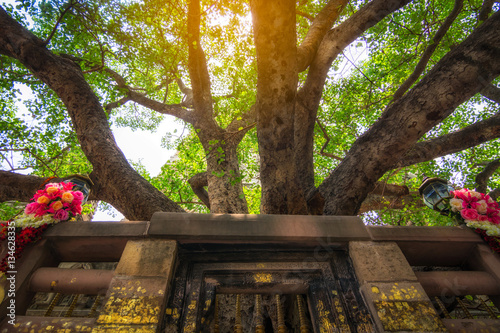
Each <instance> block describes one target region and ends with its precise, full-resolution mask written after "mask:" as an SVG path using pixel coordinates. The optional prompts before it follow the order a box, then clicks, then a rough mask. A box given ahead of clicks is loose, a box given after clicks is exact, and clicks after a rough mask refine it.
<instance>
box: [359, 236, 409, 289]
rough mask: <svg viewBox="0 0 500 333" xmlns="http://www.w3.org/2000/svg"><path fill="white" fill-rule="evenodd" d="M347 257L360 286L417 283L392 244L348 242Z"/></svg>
mask: <svg viewBox="0 0 500 333" xmlns="http://www.w3.org/2000/svg"><path fill="white" fill-rule="evenodd" d="M349 255H350V257H351V259H352V262H353V265H354V270H355V271H356V276H357V277H358V280H359V282H360V284H364V283H367V282H392V281H396V282H399V281H417V277H416V276H415V274H414V273H413V270H412V269H411V266H410V265H409V264H408V262H407V261H406V258H405V256H404V255H403V253H402V252H401V250H400V249H399V247H398V245H397V244H396V243H394V242H360V241H354V242H349Z"/></svg>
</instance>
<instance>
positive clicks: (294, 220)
mask: <svg viewBox="0 0 500 333" xmlns="http://www.w3.org/2000/svg"><path fill="white" fill-rule="evenodd" d="M148 235H151V236H156V237H167V238H170V239H175V240H178V241H180V242H182V241H187V240H191V241H197V242H220V241H232V242H301V243H307V244H319V243H323V244H324V243H325V242H327V243H339V242H347V241H350V240H369V239H370V235H369V234H368V232H367V230H366V228H365V225H364V224H363V222H362V221H361V219H360V218H358V217H356V216H310V215H250V214H184V213H165V212H157V213H155V214H154V215H153V217H152V219H151V226H150V228H149V231H148Z"/></svg>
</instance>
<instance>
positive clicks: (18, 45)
mask: <svg viewBox="0 0 500 333" xmlns="http://www.w3.org/2000/svg"><path fill="white" fill-rule="evenodd" d="M0 53H1V54H4V55H7V56H9V57H13V58H16V59H17V60H19V61H20V62H21V63H22V64H23V65H25V66H26V67H27V68H28V69H29V70H30V71H31V72H32V73H33V74H34V75H35V76H36V77H37V78H39V79H40V80H41V81H42V82H44V83H45V84H47V85H48V86H49V87H50V88H51V89H52V90H54V91H55V92H56V94H57V95H58V96H59V98H60V99H61V101H62V102H63V103H64V105H65V106H66V108H67V110H68V113H69V115H70V117H71V120H72V123H73V128H74V130H75V132H76V134H77V137H78V141H79V142H80V144H81V147H82V150H83V151H84V153H85V155H86V156H87V158H88V160H89V161H90V163H91V164H92V166H93V167H94V170H93V178H94V180H96V181H97V182H98V186H99V187H100V189H101V191H102V194H103V197H102V199H103V200H105V201H106V202H109V203H110V204H112V205H113V206H114V207H116V208H117V209H118V210H119V211H120V212H121V213H123V214H124V215H125V217H127V218H128V219H131V220H149V219H150V218H151V216H152V215H153V213H154V212H156V211H174V212H180V211H183V210H182V208H180V207H179V206H178V205H177V204H175V203H174V202H173V201H171V200H170V199H168V198H167V197H166V196H165V195H163V194H162V193H161V192H160V191H158V190H157V189H156V188H154V187H153V186H152V185H151V184H150V183H148V182H147V181H146V180H145V179H144V178H142V177H141V176H140V175H139V174H138V173H137V172H136V171H135V170H134V169H132V167H131V166H130V165H129V164H128V162H127V160H126V158H125V156H124V155H123V153H122V152H121V151H120V149H119V148H118V146H117V145H116V142H115V140H114V137H113V134H112V133H111V130H110V128H109V125H108V122H107V119H106V115H105V112H104V110H103V108H102V106H101V104H100V103H99V100H98V98H97V96H96V95H95V93H94V92H93V91H92V89H91V88H90V86H89V85H88V83H87V82H86V81H85V78H84V77H83V74H82V72H81V70H80V68H79V67H78V66H77V65H75V64H74V63H73V62H71V61H69V60H67V59H64V58H62V57H59V56H56V55H54V54H53V53H52V52H50V51H49V50H47V49H46V47H45V45H44V44H43V42H42V41H41V40H40V39H38V38H37V37H35V36H34V35H33V34H32V33H30V32H29V31H28V30H26V29H25V28H23V27H22V26H21V25H20V24H19V23H17V22H16V21H15V20H13V19H12V18H11V17H10V16H9V15H8V14H7V13H6V12H5V11H4V10H3V9H2V8H0ZM138 198H140V200H138Z"/></svg>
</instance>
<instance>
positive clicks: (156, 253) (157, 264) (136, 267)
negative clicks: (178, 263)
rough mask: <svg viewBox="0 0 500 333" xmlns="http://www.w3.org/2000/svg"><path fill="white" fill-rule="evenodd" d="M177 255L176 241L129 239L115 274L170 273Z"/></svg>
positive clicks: (164, 274) (143, 274)
mask: <svg viewBox="0 0 500 333" xmlns="http://www.w3.org/2000/svg"><path fill="white" fill-rule="evenodd" d="M176 256H177V242H176V241H171V240H164V239H147V240H130V241H128V242H127V245H126V247H125V250H124V251H123V254H122V256H121V259H120V262H119V263H118V266H117V267H116V270H115V275H127V276H157V277H168V276H170V275H172V272H173V268H174V263H175V259H176Z"/></svg>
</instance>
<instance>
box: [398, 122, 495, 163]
mask: <svg viewBox="0 0 500 333" xmlns="http://www.w3.org/2000/svg"><path fill="white" fill-rule="evenodd" d="M499 137H500V112H499V113H496V114H495V115H494V116H492V117H490V118H488V119H486V120H483V121H480V122H477V123H474V124H472V125H469V126H467V127H465V128H463V129H461V130H458V131H456V132H453V133H449V134H445V135H443V136H440V137H438V138H435V139H431V140H428V141H424V142H418V143H416V144H414V145H413V147H411V148H410V150H409V151H408V152H407V153H405V154H404V155H403V157H402V158H401V159H400V160H399V162H398V163H397V164H395V165H393V168H398V167H405V166H409V165H413V164H417V163H422V162H426V161H430V160H433V159H435V158H438V157H441V156H445V155H449V154H453V153H456V152H458V151H462V150H464V149H467V148H471V147H474V146H477V145H480V144H481V143H485V142H487V141H490V140H494V139H496V138H499Z"/></svg>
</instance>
